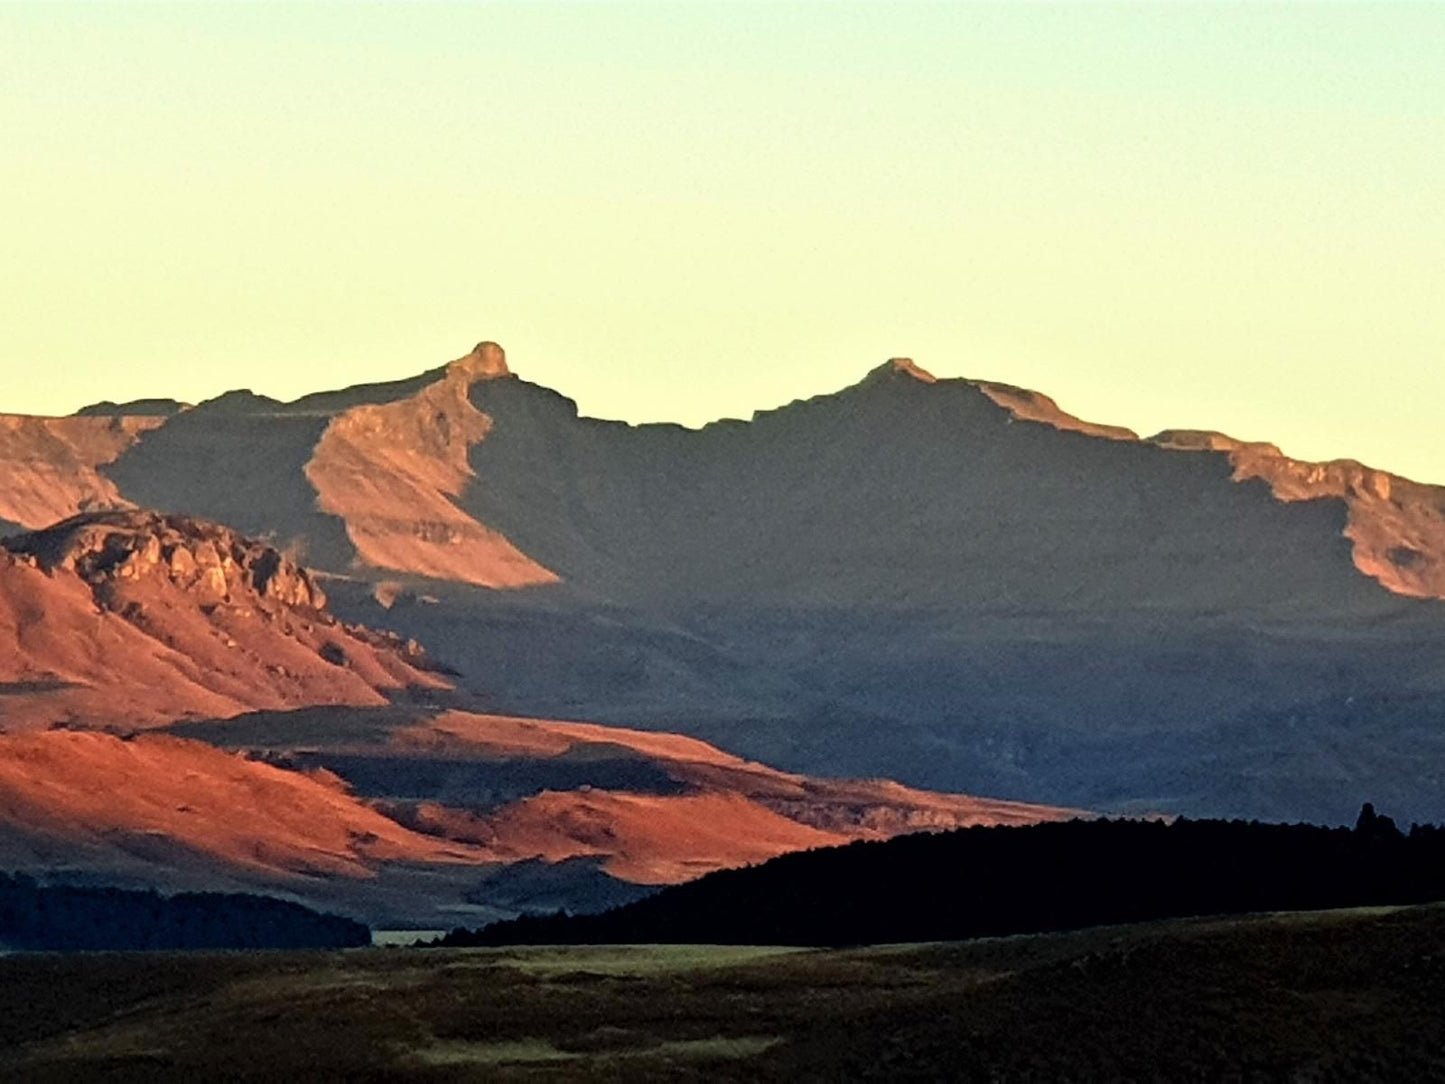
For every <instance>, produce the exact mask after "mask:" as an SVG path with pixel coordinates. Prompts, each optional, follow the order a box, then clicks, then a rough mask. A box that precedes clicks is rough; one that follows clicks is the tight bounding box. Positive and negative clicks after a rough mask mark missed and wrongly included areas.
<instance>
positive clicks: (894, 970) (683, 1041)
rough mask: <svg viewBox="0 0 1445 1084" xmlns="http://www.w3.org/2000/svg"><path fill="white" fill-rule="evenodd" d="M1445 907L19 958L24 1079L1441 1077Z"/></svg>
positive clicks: (10, 1070) (11, 1030) (7, 999)
mask: <svg viewBox="0 0 1445 1084" xmlns="http://www.w3.org/2000/svg"><path fill="white" fill-rule="evenodd" d="M1441 1004H1445V907H1441V906H1429V907H1414V908H1405V909H1396V910H1387V909H1377V910H1369V911H1335V912H1319V913H1313V914H1288V915H1274V916H1265V917H1257V918H1241V919H1195V920H1178V921H1172V922H1166V923H1157V924H1148V925H1141V926H1133V927H1113V928H1107V929H1096V930H1087V931H1082V932H1078V933H1069V934H1055V935H1040V936H1029V937H1017V938H1008V939H1002V940H991V941H974V942H967V943H957V944H933V945H918V946H904V947H887V948H869V949H854V950H841V951H840V950H781V949H755V948H694V947H688V946H669V947H663V948H647V947H644V948H626V947H622V948H544V949H461V950H447V951H441V950H437V951H415V950H402V949H391V950H383V949H369V950H354V951H346V952H331V953H294V954H251V955H246V954H216V955H166V954H155V955H129V956H127V955H101V956H89V957H86V956H64V957H61V956H28V957H9V958H4V959H0V1077H3V1078H4V1079H7V1080H25V1079H38V1080H67V1081H68V1080H75V1079H97V1078H99V1079H115V1080H146V1081H156V1080H168V1079H173V1080H181V1079H186V1080H194V1079H204V1078H207V1077H215V1076H229V1077H236V1076H252V1077H255V1078H266V1079H300V1078H307V1079H317V1078H328V1077H329V1078H343V1077H344V1078H347V1079H350V1080H357V1079H368V1078H370V1079H409V1080H455V1079H486V1080H512V1079H526V1080H534V1079H535V1080H572V1079H581V1078H588V1079H598V1078H600V1079H618V1080H621V1079H627V1080H647V1079H678V1078H682V1079H698V1080H715V1079H771V1080H798V1079H834V1080H836V1079H860V1078H862V1079H868V1078H873V1079H879V1080H898V1079H906V1078H909V1077H914V1078H927V1079H940V1078H941V1079H953V1080H970V1079H978V1080H999V1079H1002V1080H1037V1079H1044V1080H1055V1079H1073V1080H1101V1079H1120V1078H1126V1079H1127V1078H1136V1079H1138V1078H1144V1079H1161V1078H1163V1079H1170V1080H1217V1079H1249V1080H1275V1079H1281V1080H1286V1079H1287V1080H1332V1079H1349V1080H1361V1079H1392V1080H1423V1079H1439V1078H1440V1077H1441V1076H1442V1075H1445V1014H1442V1013H1441V1011H1440V1006H1441Z"/></svg>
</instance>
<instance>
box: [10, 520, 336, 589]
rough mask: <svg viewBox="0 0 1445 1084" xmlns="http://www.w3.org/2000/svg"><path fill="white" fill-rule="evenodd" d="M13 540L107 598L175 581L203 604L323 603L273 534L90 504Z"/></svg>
mask: <svg viewBox="0 0 1445 1084" xmlns="http://www.w3.org/2000/svg"><path fill="white" fill-rule="evenodd" d="M5 547H6V548H7V549H8V550H9V551H10V552H11V553H12V554H15V555H17V556H19V557H21V558H26V557H28V558H30V560H31V561H32V562H33V563H35V564H36V565H38V566H39V567H40V568H42V569H44V570H45V571H46V572H53V571H54V570H56V569H65V570H67V571H71V572H74V573H75V574H76V575H77V576H79V577H80V578H81V579H82V580H84V581H85V582H86V583H88V584H90V585H91V589H92V591H93V592H94V593H95V595H96V598H97V601H99V602H101V603H102V605H104V604H105V602H106V600H107V599H108V598H109V597H110V596H111V595H112V594H113V589H114V588H116V587H119V586H121V585H124V584H127V583H131V584H137V585H138V584H142V583H144V582H147V581H152V582H157V583H169V584H171V585H173V586H175V587H178V588H180V589H181V590H183V591H185V592H187V593H192V594H194V595H195V596H196V597H197V599H198V601H200V602H201V603H202V604H217V603H222V602H239V601H242V600H245V601H247V602H248V603H250V604H253V605H255V604H260V605H261V607H262V608H267V609H269V608H273V607H274V606H276V605H277V604H280V605H281V606H286V607H293V608H299V609H304V610H310V611H319V610H321V609H323V608H324V607H325V605H326V595H325V592H323V591H322V590H321V588H320V586H319V585H318V584H316V583H315V581H314V580H313V579H312V578H311V576H310V574H309V573H307V572H306V571H305V570H304V569H302V568H300V567H298V566H297V565H296V563H295V562H293V561H292V560H290V559H289V558H287V557H285V556H284V555H282V554H281V553H280V552H279V551H278V550H277V549H275V548H274V547H273V546H270V545H268V544H266V543H265V542H260V541H256V540H254V539H248V538H245V537H243V536H242V535H240V534H239V533H238V532H236V531H233V530H232V529H231V528H229V527H223V526H221V525H220V524H216V523H209V522H206V521H204V520H196V519H191V518H189V517H186V516H176V515H164V514H161V513H159V512H151V511H147V510H141V509H134V510H118V511H105V512H88V513H82V514H81V515H78V516H73V517H71V518H70V519H67V520H64V521H63V522H61V523H58V524H56V525H55V526H53V527H47V528H45V529H44V530H40V531H34V532H32V533H30V534H25V535H20V536H18V537H15V538H11V539H9V540H8V541H7V542H6V543H5Z"/></svg>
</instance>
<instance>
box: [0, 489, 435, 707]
mask: <svg viewBox="0 0 1445 1084" xmlns="http://www.w3.org/2000/svg"><path fill="white" fill-rule="evenodd" d="M325 606H326V597H325V594H324V592H322V590H321V588H320V587H319V586H318V585H317V584H316V582H315V581H314V580H313V579H312V577H311V576H310V575H309V574H308V573H306V572H305V571H303V570H301V569H300V568H298V567H297V566H296V565H295V564H294V563H293V562H292V561H290V560H288V559H287V558H285V557H284V556H282V555H281V554H280V553H279V552H277V551H276V550H275V549H274V548H272V547H270V546H267V545H265V544H263V543H258V542H254V541H251V540H248V539H245V538H243V537H242V536H240V535H238V534H237V533H236V532H234V531H232V530H230V529H229V528H226V527H221V526H219V525H216V524H207V523H198V522H196V521H192V520H188V519H185V518H183V517H177V516H161V515H158V514H155V513H150V512H142V511H121V512H98V513H86V514H82V515H80V516H76V517H72V518H71V519H68V520H66V521H64V522H62V523H60V524H58V525H56V526H54V527H51V528H49V529H47V530H44V531H38V532H34V533H31V534H26V535H20V536H17V537H13V538H10V539H8V540H7V541H6V542H5V543H4V545H3V546H0V727H3V728H4V729H5V730H10V731H13V730H17V729H23V728H28V727H40V726H44V725H48V724H52V723H71V724H74V723H80V724H86V725H92V726H100V725H112V726H114V725H120V726H138V725H154V724H158V723H164V722H168V721H171V720H173V719H177V718H185V717H192V718H194V717H204V718H211V717H216V716H225V715H235V714H237V713H239V712H243V711H254V710H258V709H261V708H271V709H280V708H285V707H295V706H300V705H304V704H314V703H338V704H355V705H368V704H383V703H385V702H386V698H387V694H388V693H393V692H399V691H401V690H403V689H406V688H418V689H441V688H445V687H446V682H444V681H443V680H442V679H441V678H439V677H438V676H437V675H436V674H434V673H431V672H428V671H427V670H426V669H424V667H425V666H426V662H425V657H424V655H423V654H422V653H421V651H420V649H419V648H418V647H417V646H416V645H415V644H411V645H408V644H406V643H404V642H402V641H400V640H397V639H395V638H394V637H392V638H389V637H386V636H382V635H379V634H376V633H372V632H369V631H368V630H364V629H362V628H360V627H356V626H348V625H346V624H343V623H342V622H339V621H337V620H336V619H335V618H334V617H333V616H331V614H330V613H329V612H327V610H326V608H325Z"/></svg>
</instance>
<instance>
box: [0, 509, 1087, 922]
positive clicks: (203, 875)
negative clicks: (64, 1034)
mask: <svg viewBox="0 0 1445 1084" xmlns="http://www.w3.org/2000/svg"><path fill="white" fill-rule="evenodd" d="M468 699H469V698H468V695H467V694H466V693H465V691H463V690H457V689H455V688H453V687H452V681H451V676H450V675H448V674H446V673H444V672H442V671H440V670H439V669H438V668H437V666H436V665H435V664H434V663H432V661H431V660H430V658H429V657H428V656H427V655H426V653H425V652H424V651H423V650H422V649H421V647H420V645H418V644H417V643H415V642H414V641H406V640H402V639H401V638H399V637H397V636H395V635H394V634H385V633H379V632H375V631H373V630H371V629H368V628H366V627H364V626H360V625H356V624H348V623H345V622H342V621H339V620H338V619H337V618H336V617H335V616H333V615H332V614H331V612H330V611H329V609H328V600H327V597H326V593H325V591H324V589H323V588H322V586H321V585H320V583H319V582H318V580H317V578H316V577H315V576H314V575H313V574H312V573H310V572H308V571H306V570H305V569H303V568H301V567H299V566H298V565H297V564H296V563H295V562H294V561H293V560H291V559H290V558H288V557H287V556H285V555H284V554H282V553H281V552H280V551H278V550H277V549H275V548H274V547H273V546H271V545H269V544H267V543H265V542H262V541H259V540H256V539H253V538H249V537H247V536H245V535H243V534H241V533H239V532H237V531H235V530H233V529H231V528H229V527H225V526H222V525H219V524H216V523H212V522H209V521H201V520H195V519H191V518H188V517H184V516H180V515H175V514H161V513H156V512H151V511H146V510H140V509H128V510H116V511H107V512H89V513H82V514H80V515H77V516H73V517H71V518H69V519H67V520H64V521H62V522H60V523H59V524H56V525H55V526H53V527H50V528H47V529H44V530H40V531H35V532H29V533H25V534H21V535H18V536H15V537H12V538H10V539H7V540H6V541H5V542H4V543H3V545H0V870H5V869H8V870H21V871H26V872H29V873H32V874H35V875H37V876H42V877H45V878H47V879H51V880H57V879H58V880H59V881H60V882H62V883H80V884H86V885H94V884H104V885H111V886H127V887H145V888H153V889H154V888H159V889H163V890H166V891H180V890H194V889H204V890H212V891H214V890H226V891H238V890H239V891H252V892H254V891H264V892H269V893H276V894H282V895H285V896H288V897H291V898H293V899H297V900H300V901H303V902H306V903H308V904H311V905H313V906H320V907H323V908H325V909H328V910H334V911H338V912H341V913H344V914H347V915H349V916H352V917H355V918H361V919H364V920H366V921H368V922H371V923H375V924H396V923H400V924H403V925H417V924H420V925H422V926H429V925H435V924H438V923H440V922H443V921H445V922H455V921H457V920H458V919H459V918H462V917H467V916H470V917H471V919H472V920H474V921H475V920H476V919H478V918H482V919H485V918H488V917H496V916H498V915H505V914H511V913H515V912H516V911H517V910H524V909H527V908H530V907H536V906H549V907H555V906H566V907H569V908H571V909H573V910H586V909H588V908H589V907H593V906H599V905H603V904H606V903H610V902H616V901H618V900H619V899H631V898H636V897H637V896H639V895H642V894H645V892H646V891H647V890H648V887H647V886H652V885H657V884H667V883H675V882H677V881H681V880H685V879H688V878H690V877H693V876H697V875H699V874H700V873H705V872H709V871H711V870H715V869H720V868H725V867H728V866H733V865H740V864H745V863H749V862H756V861H761V860H763V859H766V858H770V857H773V856H775V855H777V854H781V853H783V852H786V851H789V850H796V849H800V848H806V847H814V846H821V845H828V844H835V843H839V842H843V841H846V840H850V839H860V838H885V837H887V836H891V835H894V834H897V833H900V832H908V831H917V830H920V829H930V828H940V827H954V826H957V825H961V824H973V823H1015V822H1030V821H1033V820H1035V819H1038V818H1051V817H1059V816H1065V815H1067V811H1065V810H1060V809H1053V808H1048V807H1042V806H1037V807H1036V806H1029V805H1024V804H1020V803H1011V802H995V801H990V800H987V799H975V798H970V797H966V796H962V795H949V794H932V793H926V792H922V791H918V790H914V789H910V788H907V787H903V786H900V785H898V784H894V783H888V782H884V781H878V780H871V781H853V782H849V781H839V780H822V779H813V778H808V777H804V776H800V775H795V774H789V773H784V772H779V771H777V770H775V769H771V768H768V767H766V766H764V765H762V764H758V763H752V762H748V761H744V760H742V759H740V758H738V757H735V756H731V755H729V754H725V753H723V752H722V751H721V750H718V749H716V748H714V747H712V746H709V745H706V744H705V743H702V742H699V741H697V740H695V739H690V738H682V737H679V736H676V735H669V734H657V733H644V732H638V731H628V730H621V729H617V728H609V727H602V726H596V725H589V724H580V723H562V722H549V721H545V720H536V719H514V718H504V717H499V716H494V715H485V714H479V713H477V712H475V711H468V710H463V708H464V706H465V705H466V703H467V701H468ZM512 867H519V869H518V871H517V872H516V873H513V872H512Z"/></svg>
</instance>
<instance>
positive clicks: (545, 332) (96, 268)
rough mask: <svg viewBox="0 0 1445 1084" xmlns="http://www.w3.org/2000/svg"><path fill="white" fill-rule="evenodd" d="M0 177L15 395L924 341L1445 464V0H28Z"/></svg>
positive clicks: (654, 360)
mask: <svg viewBox="0 0 1445 1084" xmlns="http://www.w3.org/2000/svg"><path fill="white" fill-rule="evenodd" d="M0 216H3V217H0V411H9V412H28V413H66V412H69V411H71V410H73V409H75V408H76V407H78V406H80V405H81V404H83V403H86V402H90V401H93V400H96V399H101V398H109V399H125V398H132V397H139V396H146V395H169V396H174V397H177V398H183V399H188V400H193V401H194V400H199V399H203V398H206V397H209V396H212V395H215V394H218V393H220V392H221V391H223V390H226V389H229V388H233V387H251V388H254V389H255V390H257V391H260V392H264V393H267V394H270V395H274V396H278V397H281V398H292V397H295V396H297V395H300V394H302V393H304V392H307V391H312V390H316V389H319V388H326V387H338V386H342V385H345V384H349V383H356V382H359V381H364V380H381V379H391V378H396V377H401V376H406V375H410V374H412V373H415V372H417V371H420V370H421V369H424V368H428V367H431V366H433V365H436V364H438V363H440V362H442V361H445V360H447V359H450V358H453V357H456V356H458V355H460V354H463V353H465V352H466V351H467V350H468V349H469V348H470V347H471V345H472V344H473V343H474V342H476V341H477V340H479V339H483V338H491V339H496V340H498V341H500V342H501V343H502V344H503V345H504V346H506V348H507V351H508V354H509V357H510V359H511V362H512V365H513V368H514V369H515V370H516V371H518V372H520V373H521V374H522V375H524V376H526V377H527V378H529V379H533V380H536V381H538V382H540V383H544V384H547V385H549V386H552V387H555V388H557V389H559V390H561V391H563V392H565V393H567V394H569V395H571V396H572V397H574V398H576V399H577V400H578V402H579V403H580V405H581V407H582V409H583V411H584V412H586V413H590V414H594V415H598V416H603V417H619V418H626V419H629V420H633V421H641V420H654V419H668V420H675V421H681V422H684V423H687V424H698V423H701V422H704V421H707V420H709V419H712V418H715V417H720V416H746V415H747V414H748V413H750V412H751V411H752V410H753V409H754V408H760V407H770V406H775V405H778V404H779V403H782V402H786V401H787V400H789V399H792V398H795V397H798V396H803V395H808V394H814V393H817V392H823V391H831V390H834V389H836V388H838V387H841V386H843V385H846V384H849V383H852V382H853V381H855V380H856V379H857V378H859V377H860V376H861V375H862V374H863V373H864V371H866V370H867V369H868V368H870V367H872V366H873V365H875V364H877V363H879V362H881V361H882V360H883V359H885V358H887V357H889V356H891V355H910V356H912V357H914V358H915V359H916V360H917V361H918V362H919V363H920V364H922V365H924V366H926V367H928V368H930V369H932V370H933V371H934V372H936V373H938V374H939V375H949V376H952V375H967V376H979V377H987V378H990V379H996V380H1003V381H1009V382H1012V383H1017V384H1023V385H1026V386H1030V387H1035V388H1038V389H1040V390H1042V391H1045V392H1048V393H1049V394H1051V395H1053V396H1054V397H1055V398H1057V399H1058V400H1059V401H1060V403H1061V404H1062V405H1063V406H1064V407H1066V408H1067V409H1070V410H1072V411H1074V412H1075V413H1078V414H1081V415H1083V416H1086V417H1089V418H1093V419H1096V420H1101V421H1110V422H1116V423H1121V424H1125V425H1130V426H1133V427H1134V428H1136V429H1139V430H1141V431H1144V432H1153V431H1155V430H1158V429H1160V428H1164V427H1166V426H1194V427H1210V428H1218V429H1223V430H1225V431H1228V432H1231V433H1234V434H1235V435H1238V436H1243V437H1249V438H1255V439H1270V440H1274V441H1276V442H1277V443H1279V444H1281V445H1282V446H1283V447H1284V448H1285V450H1286V451H1288V452H1290V453H1291V454H1294V455H1298V456H1303V457H1308V458H1329V457H1333V456H1353V457H1357V458H1360V459H1363V460H1365V461H1366V462H1370V463H1373V464H1374V465H1376V466H1380V467H1385V468H1388V469H1392V470H1396V471H1400V472H1402V473H1405V474H1408V475H1411V476H1414V477H1417V478H1420V479H1422V480H1426V481H1436V482H1442V483H1445V426H1442V424H1441V417H1440V415H1441V408H1442V406H1445V4H1434V3H1418V4H1398V5H1394V4H1383V3H1361V4H1358V5H1344V4H1328V5H1326V4H1310V3H1292V4H1263V3H1261V4H1245V3H1234V4H1225V3H1199V4H1182V3H1173V2H1168V0H1161V2H1159V3H1155V4H1132V5H1103V4H1083V3H1079V4H1069V5H1062V4H1061V5H1047V4H1034V3H1010V4H1002V5H969V4H912V5H910V4H902V3H889V4H879V5H852V4H844V3H826V4H825V3H810V4H785V3H763V4H742V3H726V4H724V3H712V4H703V3H685V2H679V3H671V4H660V3H657V4H602V3H592V4H586V5H563V4H540V3H538V4H527V5H521V4H516V5H501V4H491V5H471V6H425V5H416V4H405V5H403V4H394V5H373V6H365V5H354V4H345V5H340V4H337V5H322V4H312V5H304V6H286V5H280V4H238V5H229V6H227V5H220V4H214V3H208V4H191V5H183V6H151V5H142V4H137V3H127V4H113V5H106V4H84V5H74V6H70V5H62V4H58V3H51V2H47V3H43V4H33V5H17V4H3V5H0Z"/></svg>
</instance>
